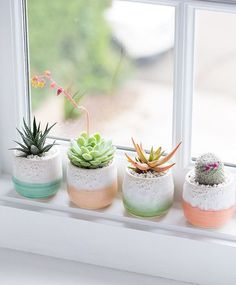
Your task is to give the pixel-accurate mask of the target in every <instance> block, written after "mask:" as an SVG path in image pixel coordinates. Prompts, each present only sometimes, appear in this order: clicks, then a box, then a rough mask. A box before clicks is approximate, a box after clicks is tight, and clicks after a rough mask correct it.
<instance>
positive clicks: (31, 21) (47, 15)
mask: <svg viewBox="0 0 236 285" xmlns="http://www.w3.org/2000/svg"><path fill="white" fill-rule="evenodd" d="M109 5H111V1H110V0H50V1H48V0H40V1H38V0H28V2H27V6H28V27H29V52H30V68H31V75H33V74H37V73H41V72H43V71H44V70H50V71H51V72H52V74H53V76H54V78H55V79H56V80H57V81H58V83H60V84H61V85H62V86H63V87H69V86H70V85H71V87H72V89H73V90H74V91H77V90H78V89H79V91H80V92H84V91H85V92H86V94H93V93H95V94H99V93H104V92H105V93H109V92H110V90H111V89H112V88H114V86H117V84H118V82H119V81H120V80H121V79H122V77H124V74H125V73H126V72H125V68H123V65H122V68H121V70H119V74H116V70H117V66H118V65H119V62H120V51H119V49H117V48H116V47H115V46H114V44H112V34H111V30H110V27H109V25H108V23H107V22H106V21H105V17H104V13H105V10H106V9H107V8H108V7H109ZM114 74H115V75H118V76H115V77H116V78H115V80H114ZM113 84H114V86H112V85H113ZM42 92H43V93H44V94H43V95H42ZM48 94H49V91H48V90H45V91H42V90H37V89H36V90H35V89H34V90H32V106H33V109H36V108H37V107H39V106H40V104H41V103H42V102H43V100H45V98H46V96H47V95H48ZM71 109H72V107H71V105H70V104H69V103H68V102H66V101H65V108H64V110H65V112H64V117H65V118H69V117H73V114H76V112H74V113H73V112H71Z"/></svg>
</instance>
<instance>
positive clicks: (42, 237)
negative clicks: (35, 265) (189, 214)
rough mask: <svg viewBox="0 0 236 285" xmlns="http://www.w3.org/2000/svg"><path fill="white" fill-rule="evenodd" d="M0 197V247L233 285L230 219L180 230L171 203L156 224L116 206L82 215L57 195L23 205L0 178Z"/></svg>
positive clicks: (235, 229) (235, 223) (234, 230)
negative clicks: (215, 227) (221, 225)
mask: <svg viewBox="0 0 236 285" xmlns="http://www.w3.org/2000/svg"><path fill="white" fill-rule="evenodd" d="M0 189H1V192H0V228H1V235H0V246H1V247H5V248H12V249H17V250H22V251H27V252H32V253H37V254H41V255H47V256H53V257H59V258H64V259H69V260H75V261H80V262H84V263H90V264H95V265H101V266H105V267H110V268H115V269H120V270H126V271H132V272H137V273H143V274H148V275H153V276H158V277H164V278H170V279H174V280H179V281H185V282H194V283H200V284H214V285H217V284H220V283H219V280H221V279H220V277H221V276H222V274H226V273H227V274H226V275H227V282H226V283H227V284H235V283H231V281H232V282H233V281H235V279H234V277H235V274H234V272H235V268H234V264H235V263H236V246H235V241H236V219H235V218H234V219H232V221H231V222H230V223H229V224H228V225H227V226H225V227H224V228H222V229H220V230H204V229H197V228H193V227H191V226H190V225H188V224H187V223H186V221H185V218H184V216H183V212H182V209H181V205H180V203H178V202H176V203H175V204H174V205H173V207H172V208H171V210H170V211H169V213H168V214H167V215H166V216H164V217H163V218H160V219H141V218H136V217H131V216H128V215H127V214H126V213H125V211H124V209H123V205H122V201H121V199H120V198H117V199H116V200H115V201H114V203H113V204H112V205H111V206H110V207H108V208H106V209H103V210H100V211H88V210H83V209H79V208H76V207H74V206H73V205H72V204H70V202H69V199H68V196H67V193H66V191H65V189H60V190H59V192H58V194H57V195H56V196H54V197H53V198H51V199H44V200H40V201H39V200H29V199H25V198H23V197H20V196H19V195H18V194H17V193H15V191H14V189H13V186H12V183H11V179H10V177H9V176H1V177H0ZM212 264H214V268H212ZM186 268H188V270H187V271H186ZM205 268H208V270H207V272H206V271H205ZM209 268H212V269H209ZM211 270H212V272H210V271H211ZM226 275H225V276H226Z"/></svg>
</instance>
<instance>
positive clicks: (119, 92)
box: [28, 0, 174, 148]
mask: <svg viewBox="0 0 236 285" xmlns="http://www.w3.org/2000/svg"><path fill="white" fill-rule="evenodd" d="M28 18H29V19H28V22H29V49H30V67H31V75H34V74H35V73H39V72H43V71H44V70H47V69H49V70H51V72H52V73H53V75H54V77H55V78H56V80H57V81H58V82H60V84H62V85H63V86H65V87H69V86H70V87H71V88H72V89H73V90H74V91H77V90H78V89H79V90H80V91H81V92H85V95H84V96H83V97H82V98H81V99H80V103H81V104H83V105H84V106H86V107H87V108H88V109H89V111H90V113H91V129H92V132H97V131H99V132H101V133H102V134H103V135H104V136H107V137H111V138H113V141H114V143H115V144H117V145H121V146H131V144H130V137H131V136H133V137H135V138H136V139H138V140H142V142H143V144H144V146H145V147H150V146H151V145H152V144H154V145H159V144H162V145H163V146H165V147H167V148H169V147H170V145H171V141H172V138H171V135H172V93H173V88H172V87H173V86H172V85H173V84H172V77H173V45H174V8H173V7H167V6H161V5H153V4H143V3H135V2H132V3H131V2H127V1H105V0H103V1H94V0H70V1H66V0H60V1H56V0H51V1H48V0H41V1H35V0H28ZM59 97H60V96H58V97H56V96H53V95H52V91H48V90H41V89H40V90H38V89H32V104H33V113H34V114H35V115H37V118H38V119H40V120H41V121H42V122H44V123H45V122H46V121H49V122H51V123H52V122H54V121H57V122H58V124H57V126H56V127H55V128H54V132H53V134H54V135H55V136H58V137H63V138H73V137H76V136H78V134H79V132H80V131H82V130H83V128H84V121H83V117H82V116H81V115H79V114H78V113H76V111H74V112H72V108H71V106H70V105H69V104H68V103H66V102H65V100H64V98H63V97H60V98H59Z"/></svg>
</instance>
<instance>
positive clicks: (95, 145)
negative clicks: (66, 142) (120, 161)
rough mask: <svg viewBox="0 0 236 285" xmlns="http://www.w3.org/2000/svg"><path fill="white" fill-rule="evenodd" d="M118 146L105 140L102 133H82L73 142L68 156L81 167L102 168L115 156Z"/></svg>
mask: <svg viewBox="0 0 236 285" xmlns="http://www.w3.org/2000/svg"><path fill="white" fill-rule="evenodd" d="M115 150H116V148H115V147H114V146H113V145H112V142H111V141H105V140H104V139H103V138H102V137H101V136H100V134H98V133H97V134H94V135H92V136H89V135H87V133H81V134H80V136H79V138H78V139H77V140H73V141H72V142H71V147H70V149H69V151H68V158H69V159H70V161H71V163H72V164H74V165H76V166H78V167H81V168H100V167H104V166H107V165H108V164H109V163H111V161H112V160H113V158H114V153H115Z"/></svg>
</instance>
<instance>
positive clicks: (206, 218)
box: [183, 171, 236, 228]
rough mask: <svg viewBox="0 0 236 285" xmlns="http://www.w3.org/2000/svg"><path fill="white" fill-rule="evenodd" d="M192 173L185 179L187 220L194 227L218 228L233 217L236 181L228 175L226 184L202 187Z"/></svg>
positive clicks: (184, 206) (184, 200)
mask: <svg viewBox="0 0 236 285" xmlns="http://www.w3.org/2000/svg"><path fill="white" fill-rule="evenodd" d="M193 177H194V172H193V171H190V172H189V173H188V174H187V175H186V178H185V183H184V189H183V209H184V214H185V217H186V219H187V220H188V221H189V222H190V223H191V224H193V225H196V226H199V227H205V228H217V227H220V226H222V225H224V224H225V223H226V222H227V221H228V220H229V219H230V218H231V217H232V215H233V213H234V207H235V190H236V189H235V179H234V177H233V176H232V174H230V173H226V182H225V183H222V184H219V185H217V186H209V185H201V184H198V183H196V182H194V180H193Z"/></svg>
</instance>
